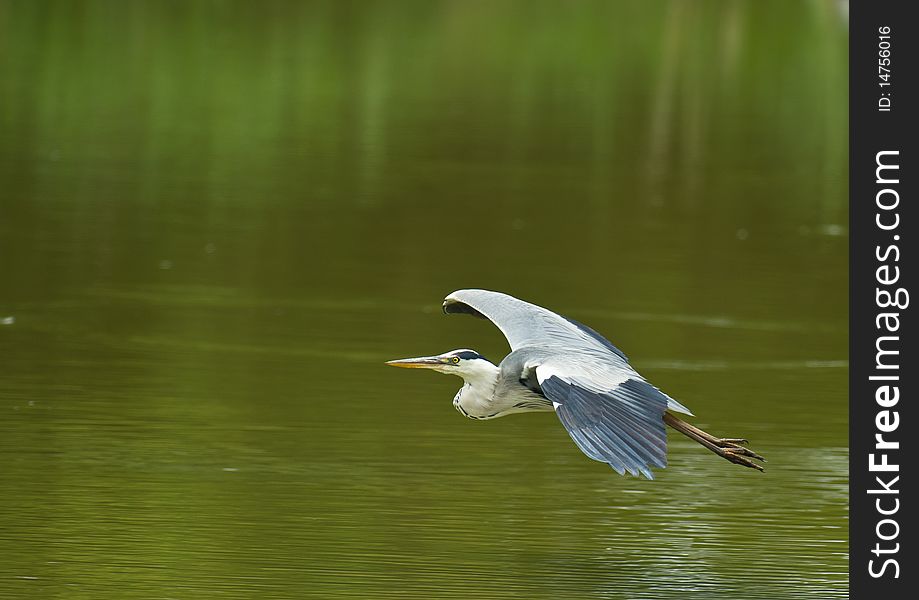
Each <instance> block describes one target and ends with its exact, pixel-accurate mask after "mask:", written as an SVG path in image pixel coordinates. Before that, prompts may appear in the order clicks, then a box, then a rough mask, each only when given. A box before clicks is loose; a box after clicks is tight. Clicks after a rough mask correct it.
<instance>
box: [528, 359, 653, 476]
mask: <svg viewBox="0 0 919 600" xmlns="http://www.w3.org/2000/svg"><path fill="white" fill-rule="evenodd" d="M536 371H537V374H538V373H539V367H537V369H536ZM540 387H541V389H542V391H543V393H544V394H545V395H546V397H547V398H549V399H550V400H552V401H553V402H555V403H557V405H556V409H555V412H556V414H558V417H559V420H560V421H561V422H562V425H564V426H565V429H566V430H568V433H569V435H570V436H571V439H572V440H574V443H575V444H577V446H578V447H579V448H580V449H581V451H582V452H584V454H586V455H587V456H589V457H590V458H592V459H594V460H597V461H600V462H605V463H607V464H609V465H610V466H611V467H612V468H613V469H614V470H615V471H616V472H618V473H619V474H624V473H625V472H626V471H628V472H629V473H631V474H632V475H639V474H641V475H644V476H645V477H647V478H648V479H653V478H654V475H653V473H652V472H651V467H660V468H663V467H665V466H666V465H667V433H666V431H665V429H664V420H663V416H664V411H666V410H667V397H666V396H665V395H664V394H662V393H661V392H660V391H658V390H657V389H656V388H655V387H654V386H652V385H650V384H648V383H647V382H646V381H643V380H640V379H629V380H627V381H625V382H623V383H621V384H619V385H617V386H615V387H614V388H613V389H610V390H607V391H602V392H601V391H596V390H592V389H589V388H586V387H583V386H581V385H579V384H578V383H577V382H574V381H566V380H564V379H562V378H561V377H559V376H557V375H551V376H550V377H548V378H546V379H544V380H542V381H541V383H540Z"/></svg>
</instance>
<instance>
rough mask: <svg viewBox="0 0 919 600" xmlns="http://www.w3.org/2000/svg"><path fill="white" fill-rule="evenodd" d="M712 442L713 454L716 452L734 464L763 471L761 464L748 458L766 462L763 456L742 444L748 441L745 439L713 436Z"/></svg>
mask: <svg viewBox="0 0 919 600" xmlns="http://www.w3.org/2000/svg"><path fill="white" fill-rule="evenodd" d="M712 442H713V443H714V444H715V446H716V448H715V454H718V455H719V456H721V457H723V458H725V459H726V460H729V461H731V462H732V463H734V464H737V465H743V466H745V467H750V468H751V469H756V470H757V471H765V469H764V468H763V466H762V465H760V464H757V463H755V462H753V461H752V460H750V459H751V458H752V459H756V460H759V461H762V462H766V459H765V458H763V457H762V456H760V455H759V454H757V453H756V452H754V451H753V450H750V449H749V448H747V447H745V446H743V445H742V444H746V443H748V442H747V440H743V439H738V438H713V439H712Z"/></svg>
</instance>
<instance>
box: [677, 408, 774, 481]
mask: <svg viewBox="0 0 919 600" xmlns="http://www.w3.org/2000/svg"><path fill="white" fill-rule="evenodd" d="M664 423H666V424H667V425H670V426H671V427H673V428H674V429H676V430H677V431H679V432H680V433H682V434H683V435H685V436H686V437H688V438H689V439H691V440H693V441H695V442H698V443H699V444H702V445H703V446H705V447H706V448H708V449H709V450H711V451H712V452H714V453H715V454H717V455H718V456H720V457H721V458H723V459H725V460H729V461H731V462H732V463H734V464H736V465H743V466H744V467H750V468H751V469H756V470H758V471H764V470H765V469H763V466H762V465H760V464H758V463H755V462H753V461H752V460H750V459H751V458H752V459H756V460H759V461H762V462H766V459H765V458H763V457H762V456H760V455H759V454H757V453H756V452H754V451H753V450H750V449H749V448H747V447H745V446H744V444H746V443H747V440H744V439H738V438H716V437H715V436H713V435H711V434H708V433H705V432H704V431H702V430H701V429H699V428H698V427H694V426H692V425H690V424H689V423H687V422H686V421H684V420H682V419H680V418H679V417H677V416H675V415H674V414H673V413H670V412H665V413H664Z"/></svg>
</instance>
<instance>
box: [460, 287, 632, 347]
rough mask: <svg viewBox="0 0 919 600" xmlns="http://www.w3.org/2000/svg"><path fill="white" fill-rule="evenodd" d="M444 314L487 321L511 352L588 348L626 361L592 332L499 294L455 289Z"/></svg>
mask: <svg viewBox="0 0 919 600" xmlns="http://www.w3.org/2000/svg"><path fill="white" fill-rule="evenodd" d="M444 312H446V313H468V314H472V315H475V316H478V317H484V318H486V319H488V320H489V321H491V322H492V323H494V324H495V325H496V326H497V327H498V329H500V330H501V333H503V334H504V337H506V338H507V343H508V344H510V345H511V350H516V349H518V348H523V347H524V346H536V347H539V348H544V349H559V350H564V351H567V350H571V349H572V348H574V349H577V348H583V347H589V348H597V349H603V350H607V351H608V353H612V354H611V356H610V358H611V359H613V360H616V359H618V360H616V362H622V363H627V361H628V359H627V358H626V356H625V354H623V353H622V351H621V350H619V349H618V348H616V347H615V346H613V345H612V344H611V343H610V342H609V340H607V339H605V338H604V337H603V336H601V335H600V334H599V333H597V332H596V331H594V330H593V329H591V328H589V327H587V326H585V325H581V324H580V323H578V322H577V321H573V320H571V319H567V318H565V317H563V316H561V315H557V314H555V313H554V312H552V311H550V310H547V309H545V308H543V307H541V306H536V305H535V304H530V303H529V302H524V301H523V300H519V299H517V298H514V297H513V296H508V295H507V294H502V293H501V292H491V291H488V290H457V291H455V292H453V293H452V294H450V295H448V296H447V297H446V298H445V299H444Z"/></svg>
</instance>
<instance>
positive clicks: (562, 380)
mask: <svg viewBox="0 0 919 600" xmlns="http://www.w3.org/2000/svg"><path fill="white" fill-rule="evenodd" d="M444 312H446V313H457V312H458V313H467V314H472V315H475V316H478V317H483V318H487V319H489V320H491V321H492V322H493V323H494V324H495V325H497V326H498V328H499V329H501V331H502V333H504V336H505V337H506V338H507V340H508V342H509V343H510V345H511V349H512V351H511V353H510V354H508V355H507V356H506V357H505V358H504V360H502V361H501V363H500V364H499V365H495V364H493V363H491V362H490V361H488V360H487V359H485V357H483V356H481V355H480V354H478V353H477V352H475V351H473V350H454V351H451V352H447V353H444V354H441V355H437V356H428V357H422V358H414V359H402V360H395V361H390V362H389V364H392V365H394V366H400V367H414V368H429V369H433V370H436V371H440V372H442V373H449V374H454V375H458V376H460V377H462V378H463V380H464V385H463V387H462V388H460V390H459V391H458V392H457V393H456V396H454V398H453V405H454V407H456V409H457V410H458V411H459V412H460V413H462V414H463V415H464V416H466V417H469V418H470V419H493V418H497V417H503V416H505V415H510V414H514V413H519V412H533V411H554V412H556V413H557V414H558V416H559V419H560V420H561V421H562V424H563V425H564V426H565V428H566V429H567V430H568V433H569V434H570V435H571V437H572V439H573V440H574V442H575V443H576V444H577V445H578V447H579V448H581V450H582V451H583V452H584V453H585V454H587V456H589V457H590V458H593V459H595V460H599V461H602V462H606V463H608V464H609V465H610V466H611V467H613V469H615V470H616V471H618V472H619V473H620V474H623V473H625V472H626V471H628V472H629V473H631V474H633V475H637V474H639V473H641V474H642V475H644V476H645V477H647V478H648V479H652V478H653V476H652V474H651V470H650V467H651V466H656V467H664V466H665V465H666V462H667V458H666V452H667V437H666V432H665V429H664V425H665V423H666V424H668V425H670V426H671V427H674V428H675V429H676V430H678V431H680V432H681V433H683V434H684V435H687V436H688V437H690V438H692V439H694V440H695V441H697V442H699V443H700V444H702V445H704V446H706V447H707V448H709V449H710V450H712V451H713V452H716V453H717V454H719V455H721V456H723V457H724V458H726V459H728V460H730V461H732V462H735V463H738V464H742V465H744V466H748V467H753V468H757V469H760V470H762V467H760V466H759V465H758V464H756V463H753V462H752V461H750V460H749V458H747V457H752V458H757V459H760V460H761V459H762V458H761V457H760V456H759V455H757V454H756V453H754V452H752V451H751V450H748V449H747V448H745V447H743V446H742V445H741V444H742V442H744V440H736V439H729V440H725V439H720V438H715V437H713V436H710V435H709V434H706V433H705V432H702V431H701V430H699V429H696V428H694V427H693V426H692V425H689V424H688V423H685V422H684V421H682V420H680V419H679V418H677V417H675V416H674V415H673V414H671V413H669V412H667V411H674V412H680V413H684V414H689V415H691V414H692V413H691V412H690V411H689V409H688V408H686V407H685V406H683V405H682V404H680V403H679V402H677V401H676V400H674V399H673V398H671V397H669V396H667V395H666V394H664V393H663V392H661V391H660V390H659V389H657V388H656V387H654V386H653V385H651V384H650V383H648V382H647V381H646V380H645V379H644V378H643V377H642V376H641V375H639V374H638V373H637V372H636V371H635V370H634V369H633V368H632V367H631V365H629V362H628V359H627V358H626V356H625V354H623V353H622V352H621V351H620V350H619V349H618V348H616V347H615V346H613V345H612V344H611V343H610V342H609V341H608V340H606V338H604V337H603V336H601V335H600V334H598V333H597V332H595V331H594V330H592V329H590V328H589V327H587V326H585V325H582V324H580V323H577V322H576V321H573V320H571V319H567V318H565V317H562V316H561V315H557V314H555V313H553V312H551V311H549V310H547V309H545V308H542V307H540V306H536V305H534V304H530V303H529V302H524V301H523V300H519V299H517V298H514V297H512V296H508V295H507V294H502V293H499V292H490V291H487V290H459V291H456V292H453V293H452V294H450V295H449V296H447V297H446V299H445V300H444Z"/></svg>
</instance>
